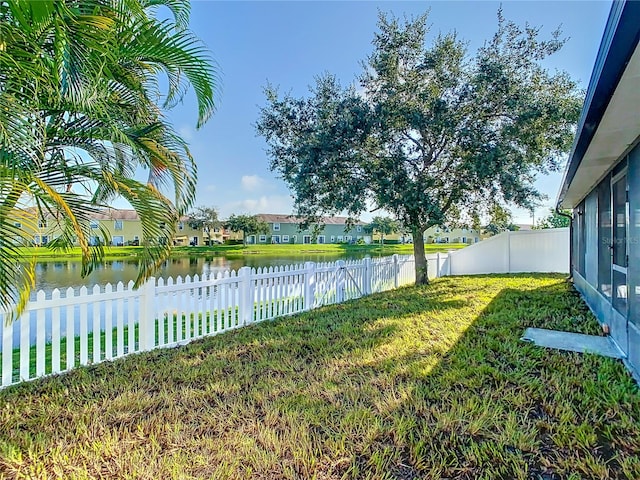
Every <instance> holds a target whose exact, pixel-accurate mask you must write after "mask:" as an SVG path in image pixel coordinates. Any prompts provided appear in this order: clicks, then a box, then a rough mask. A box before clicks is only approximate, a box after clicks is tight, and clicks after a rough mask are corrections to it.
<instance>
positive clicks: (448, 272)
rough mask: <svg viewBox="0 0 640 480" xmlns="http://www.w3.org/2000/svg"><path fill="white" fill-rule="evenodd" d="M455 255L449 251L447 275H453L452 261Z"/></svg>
mask: <svg viewBox="0 0 640 480" xmlns="http://www.w3.org/2000/svg"><path fill="white" fill-rule="evenodd" d="M452 257H453V255H451V250H449V251H448V252H447V274H446V275H447V276H451V262H453V258H452Z"/></svg>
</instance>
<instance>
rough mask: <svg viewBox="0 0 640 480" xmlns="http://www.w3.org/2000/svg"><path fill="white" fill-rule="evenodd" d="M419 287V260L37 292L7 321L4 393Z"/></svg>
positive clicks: (1, 361) (0, 357)
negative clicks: (138, 355)
mask: <svg viewBox="0 0 640 480" xmlns="http://www.w3.org/2000/svg"><path fill="white" fill-rule="evenodd" d="M434 273H435V272H434ZM433 276H435V275H433ZM414 281H415V273H414V260H413V256H409V255H406V256H399V255H394V256H391V257H385V258H381V259H368V258H367V259H364V260H360V261H347V262H344V261H338V262H332V263H312V262H308V263H305V264H304V265H291V266H284V267H269V268H263V269H260V268H258V269H257V270H256V269H252V268H249V267H243V268H241V269H240V270H239V271H238V272H235V271H227V272H225V273H221V274H218V275H217V276H211V277H202V278H201V277H198V276H197V275H196V276H194V277H192V278H191V277H185V278H184V279H183V278H180V277H178V278H177V279H175V280H174V279H171V278H169V279H168V280H166V281H165V280H163V279H157V280H156V279H150V280H149V281H148V282H147V283H146V284H144V285H143V286H142V287H141V288H139V289H138V290H133V288H132V286H133V283H132V282H130V283H129V284H128V285H126V286H125V285H123V284H122V283H118V284H117V285H116V286H112V285H110V284H107V285H106V286H104V287H100V286H98V285H96V286H94V287H93V288H92V289H87V288H86V287H82V288H80V289H79V290H78V291H76V290H74V289H73V288H69V289H67V290H66V291H64V292H61V291H59V290H57V289H56V290H53V292H51V293H50V294H47V293H45V292H44V291H39V292H37V294H36V300H35V301H32V302H30V303H29V305H28V307H27V310H26V312H25V313H24V314H23V315H22V317H21V318H20V319H19V320H17V321H16V322H14V323H12V324H9V325H6V323H5V318H4V316H2V315H0V321H1V324H2V327H1V328H2V330H1V334H2V335H1V339H2V343H1V351H0V366H1V372H2V382H1V386H2V387H5V386H8V385H11V384H14V383H18V382H21V381H25V380H30V379H34V378H38V377H42V376H44V375H50V374H55V373H60V372H64V371H67V370H71V369H73V368H75V367H77V366H80V365H88V364H95V363H99V362H102V361H105V360H112V359H115V358H118V357H122V356H124V355H127V354H129V353H133V352H141V351H147V350H152V349H154V348H162V347H171V346H176V345H181V344H185V343H188V342H190V341H191V340H193V339H196V338H201V337H204V336H209V335H216V334H218V333H222V332H226V331H228V330H232V329H236V328H240V327H243V326H246V325H250V324H252V323H255V322H261V321H264V320H268V319H272V318H275V317H279V316H283V315H290V314H293V313H298V312H302V311H305V310H310V309H312V308H316V307H319V306H322V305H329V304H333V303H339V302H343V301H346V300H351V299H354V298H359V297H361V296H364V295H369V294H371V293H376V292H381V291H384V290H390V289H392V288H395V287H399V286H402V285H407V284H410V283H413V282H414Z"/></svg>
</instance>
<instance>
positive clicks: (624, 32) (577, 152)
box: [557, 0, 640, 208]
mask: <svg viewBox="0 0 640 480" xmlns="http://www.w3.org/2000/svg"><path fill="white" fill-rule="evenodd" d="M639 19H640V2H638V1H633V0H614V2H613V4H612V6H611V11H610V12H609V18H608V20H607V24H606V27H605V30H604V34H603V36H602V41H601V43H600V49H599V50H598V55H597V57H596V62H595V66H594V68H593V72H592V74H591V80H590V81H589V87H588V89H587V95H586V98H585V101H584V105H583V108H582V114H581V117H580V121H579V123H578V130H577V132H576V137H575V140H574V143H573V148H572V151H571V155H570V157H569V162H568V164H567V168H566V169H565V173H564V178H563V180H562V185H561V187H560V191H559V193H558V199H557V205H558V207H564V208H572V207H575V206H576V205H577V204H578V203H579V202H580V201H581V200H582V199H583V198H584V197H585V196H586V195H587V194H588V193H589V192H590V191H591V190H592V189H593V188H594V187H595V186H596V185H597V184H598V183H599V182H600V180H601V179H602V178H603V177H604V176H605V175H606V174H607V173H608V171H609V170H610V169H611V168H612V167H613V166H614V164H615V163H616V162H617V160H618V159H619V158H620V156H621V155H623V154H624V153H625V152H626V151H627V150H628V149H629V147H630V146H632V145H633V144H634V142H635V141H636V139H637V138H638V135H639V134H640V115H638V111H639V110H640V89H639V88H638V84H639V83H640V47H639V46H638V42H639V39H640V20H639Z"/></svg>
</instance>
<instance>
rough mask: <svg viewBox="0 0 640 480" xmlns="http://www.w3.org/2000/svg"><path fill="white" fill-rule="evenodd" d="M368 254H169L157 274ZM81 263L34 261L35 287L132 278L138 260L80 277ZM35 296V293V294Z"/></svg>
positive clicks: (106, 264)
mask: <svg viewBox="0 0 640 480" xmlns="http://www.w3.org/2000/svg"><path fill="white" fill-rule="evenodd" d="M366 256H368V255H367V254H365V253H360V254H350V255H297V256H291V257H275V256H274V257H270V256H258V255H234V256H223V255H211V256H198V257H180V258H170V259H169V260H167V261H165V262H164V264H163V265H162V267H161V268H160V270H159V271H158V272H157V273H156V277H162V278H165V279H166V278H168V277H173V278H176V277H178V276H182V277H185V276H186V275H190V276H193V275H196V274H197V275H200V276H202V275H206V276H209V275H217V274H218V272H224V271H225V270H238V269H240V268H241V267H244V266H249V267H255V268H258V267H268V266H277V265H294V264H301V263H304V262H334V261H336V260H356V259H362V258H365V257H366ZM81 272H82V265H81V263H80V261H78V260H68V261H66V262H61V261H55V262H46V261H44V262H38V263H37V264H36V288H35V291H38V290H44V291H46V292H47V293H49V292H51V291H52V290H53V289H55V288H58V289H60V290H66V289H67V288H69V287H73V288H76V289H77V288H80V287H82V286H86V287H87V288H91V287H93V285H100V286H104V285H106V284H107V283H111V284H116V283H118V282H123V283H125V284H126V283H127V282H129V281H131V280H135V278H136V276H137V274H138V262H137V260H135V259H126V260H125V259H118V260H109V261H106V262H104V263H103V264H102V265H99V266H98V267H97V268H96V269H95V270H94V271H93V272H91V274H89V275H88V276H87V277H85V278H82V276H81ZM34 298H35V297H34Z"/></svg>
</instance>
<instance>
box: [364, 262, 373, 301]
mask: <svg viewBox="0 0 640 480" xmlns="http://www.w3.org/2000/svg"><path fill="white" fill-rule="evenodd" d="M371 277H372V272H371V258H369V257H367V258H365V259H364V275H363V281H364V285H363V286H362V288H363V293H364V294H365V295H371Z"/></svg>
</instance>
